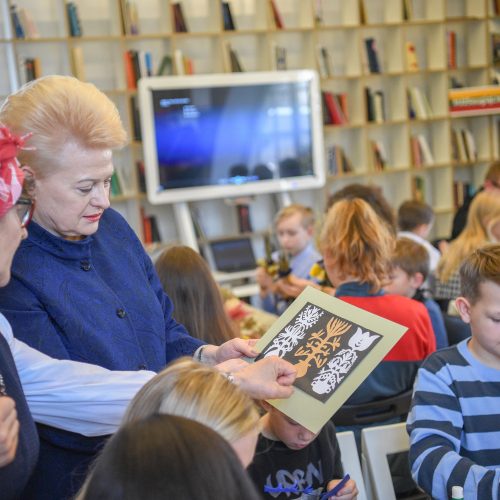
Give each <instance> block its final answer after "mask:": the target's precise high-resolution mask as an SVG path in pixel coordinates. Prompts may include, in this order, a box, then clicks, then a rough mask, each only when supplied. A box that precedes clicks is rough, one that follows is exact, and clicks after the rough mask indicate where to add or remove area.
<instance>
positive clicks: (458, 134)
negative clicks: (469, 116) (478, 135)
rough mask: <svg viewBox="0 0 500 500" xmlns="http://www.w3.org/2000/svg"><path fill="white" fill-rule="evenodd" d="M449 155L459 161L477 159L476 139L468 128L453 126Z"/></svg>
mask: <svg viewBox="0 0 500 500" xmlns="http://www.w3.org/2000/svg"><path fill="white" fill-rule="evenodd" d="M451 156H452V158H453V159H454V160H456V161H459V162H468V161H475V160H477V157H478V155H477V148H476V141H475V139H474V136H473V135H472V133H471V131H470V130H468V129H466V128H461V129H459V128H454V129H453V130H452V131H451Z"/></svg>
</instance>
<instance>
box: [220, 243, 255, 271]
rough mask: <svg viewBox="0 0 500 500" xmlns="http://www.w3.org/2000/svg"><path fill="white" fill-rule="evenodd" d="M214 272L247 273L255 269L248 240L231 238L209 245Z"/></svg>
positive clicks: (251, 248)
mask: <svg viewBox="0 0 500 500" xmlns="http://www.w3.org/2000/svg"><path fill="white" fill-rule="evenodd" d="M210 251H211V253H212V258H213V263H214V267H215V270H216V271H218V272H221V273H236V272H239V271H249V270H253V269H255V268H256V267H257V262H256V261H255V255H254V252H253V247H252V241H251V239H250V238H236V239H234V238H231V239H225V240H217V241H213V242H211V243H210Z"/></svg>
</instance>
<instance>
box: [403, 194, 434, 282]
mask: <svg viewBox="0 0 500 500" xmlns="http://www.w3.org/2000/svg"><path fill="white" fill-rule="evenodd" d="M433 224H434V210H432V207H431V206H429V205H427V203H424V202H422V201H417V200H409V201H405V202H404V203H402V204H401V206H400V207H399V209H398V226H399V233H398V237H401V236H403V237H405V238H409V239H410V240H413V241H416V242H417V243H420V244H421V245H422V246H423V247H425V249H426V250H427V253H428V254H429V272H430V273H431V274H433V273H434V271H435V270H436V267H437V264H438V262H439V259H440V257H441V253H440V252H439V250H438V249H437V248H435V247H433V246H432V245H431V244H430V243H429V242H428V241H427V237H428V236H429V233H430V231H431V229H432V225H433Z"/></svg>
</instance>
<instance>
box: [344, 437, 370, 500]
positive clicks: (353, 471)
mask: <svg viewBox="0 0 500 500" xmlns="http://www.w3.org/2000/svg"><path fill="white" fill-rule="evenodd" d="M337 441H338V443H339V448H340V453H341V454H342V467H343V469H344V473H349V475H350V476H351V478H352V479H354V481H356V485H357V487H358V491H359V494H358V500H372V499H371V496H368V494H367V493H368V492H367V491H366V488H365V481H364V479H363V473H362V471H361V464H360V463H359V455H358V450H357V448H356V439H355V438H354V433H353V432H352V431H345V432H339V433H338V434H337Z"/></svg>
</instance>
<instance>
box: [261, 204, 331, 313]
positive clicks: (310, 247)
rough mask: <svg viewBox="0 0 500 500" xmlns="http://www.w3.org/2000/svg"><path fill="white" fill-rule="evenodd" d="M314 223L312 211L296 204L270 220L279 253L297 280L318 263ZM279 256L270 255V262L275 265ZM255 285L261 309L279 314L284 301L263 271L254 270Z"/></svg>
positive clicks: (285, 208) (307, 275)
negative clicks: (272, 220) (281, 253)
mask: <svg viewBox="0 0 500 500" xmlns="http://www.w3.org/2000/svg"><path fill="white" fill-rule="evenodd" d="M314 223H315V218H314V211H313V210H312V208H310V207H306V206H304V205H300V204H297V203H296V204H292V205H289V206H287V207H284V208H282V209H281V210H280V211H279V212H278V213H277V214H276V217H275V218H274V226H275V228H276V236H277V238H278V242H279V246H280V250H281V252H283V253H284V254H285V255H286V256H287V257H288V259H289V267H290V269H291V274H293V276H295V277H297V278H302V279H305V278H308V277H309V271H310V269H311V267H312V266H313V265H314V264H315V263H316V262H318V261H319V260H320V259H321V255H320V253H319V252H318V251H317V250H316V249H315V248H314V244H313V236H314ZM279 254H280V252H279V251H277V252H274V253H273V255H272V258H273V260H274V262H278V260H279ZM257 283H258V284H259V287H260V292H259V296H260V298H261V299H262V308H263V309H264V310H266V311H268V312H272V313H281V312H283V311H284V309H285V308H286V305H287V304H286V301H284V300H283V299H286V297H282V296H281V295H280V294H279V291H280V289H279V286H277V284H276V283H275V281H274V279H273V277H272V276H271V275H269V273H268V272H267V271H266V269H265V268H264V267H258V268H257Z"/></svg>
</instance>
